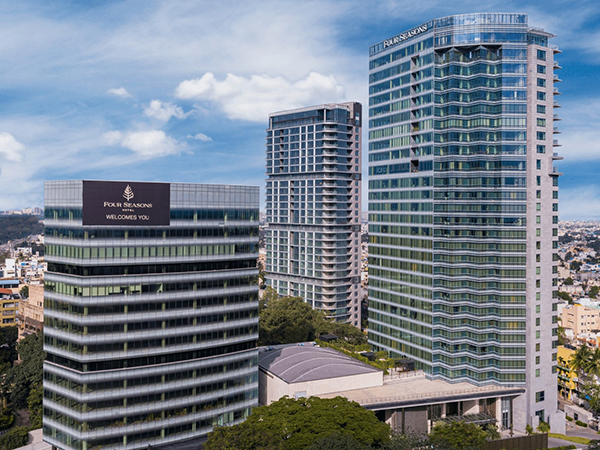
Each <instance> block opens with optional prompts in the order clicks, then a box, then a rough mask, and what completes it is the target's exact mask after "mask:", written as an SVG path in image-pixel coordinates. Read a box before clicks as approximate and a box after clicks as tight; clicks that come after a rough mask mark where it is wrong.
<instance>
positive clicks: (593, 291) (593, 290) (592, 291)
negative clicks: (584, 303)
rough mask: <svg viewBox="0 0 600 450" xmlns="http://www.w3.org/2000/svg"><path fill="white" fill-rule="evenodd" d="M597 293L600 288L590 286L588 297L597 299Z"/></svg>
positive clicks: (599, 291)
mask: <svg viewBox="0 0 600 450" xmlns="http://www.w3.org/2000/svg"><path fill="white" fill-rule="evenodd" d="M598 293H600V287H598V286H592V287H591V288H590V292H589V293H588V295H589V296H590V298H596V297H598Z"/></svg>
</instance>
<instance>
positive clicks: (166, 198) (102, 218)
mask: <svg viewBox="0 0 600 450" xmlns="http://www.w3.org/2000/svg"><path fill="white" fill-rule="evenodd" d="M170 219H171V185H170V184H169V183H139V182H135V181H87V180H84V181H83V225H118V226H123V225H126V226H151V225H170V223H171V222H170Z"/></svg>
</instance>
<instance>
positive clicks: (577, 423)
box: [575, 420, 588, 427]
mask: <svg viewBox="0 0 600 450" xmlns="http://www.w3.org/2000/svg"><path fill="white" fill-rule="evenodd" d="M575 424H576V425H579V426H580V427H587V426H588V425H587V423H585V422H582V421H581V420H577V421H575Z"/></svg>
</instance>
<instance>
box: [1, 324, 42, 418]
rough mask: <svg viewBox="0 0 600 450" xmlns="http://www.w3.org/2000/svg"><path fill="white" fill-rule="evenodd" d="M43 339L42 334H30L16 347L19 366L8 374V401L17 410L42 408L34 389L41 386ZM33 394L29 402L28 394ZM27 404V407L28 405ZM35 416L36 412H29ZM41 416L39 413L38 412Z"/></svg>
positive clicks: (39, 397) (39, 398)
mask: <svg viewBox="0 0 600 450" xmlns="http://www.w3.org/2000/svg"><path fill="white" fill-rule="evenodd" d="M43 347H44V338H43V335H42V332H41V331H39V332H38V333H36V334H31V335H29V336H27V337H25V338H24V339H23V340H21V341H20V342H19V344H18V345H17V351H18V352H19V355H20V356H21V361H22V362H21V364H18V365H15V366H14V367H13V368H12V369H11V371H10V372H9V374H8V377H7V378H8V381H9V383H11V384H12V390H11V393H10V401H11V402H12V403H13V404H14V405H15V406H16V407H17V408H26V407H27V406H30V408H31V407H32V406H33V407H34V409H35V408H40V409H41V406H42V403H41V396H40V395H38V392H36V389H37V388H39V387H40V386H42V366H43V363H44V358H45V354H44V348H43ZM32 392H33V394H32V397H35V398H37V400H38V401H37V402H36V401H35V399H34V398H32V399H31V401H30V398H29V397H30V394H31V393H32ZM28 403H29V405H28ZM30 412H31V413H32V414H36V411H30ZM40 416H41V412H40Z"/></svg>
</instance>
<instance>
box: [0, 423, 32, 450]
mask: <svg viewBox="0 0 600 450" xmlns="http://www.w3.org/2000/svg"><path fill="white" fill-rule="evenodd" d="M28 430H29V428H27V427H17V428H13V429H12V430H10V431H8V432H7V433H6V434H4V435H3V436H2V437H1V438H0V445H1V446H2V447H4V448H5V449H6V450H12V449H14V448H18V447H23V446H24V445H27V443H28V442H29V432H28Z"/></svg>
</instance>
